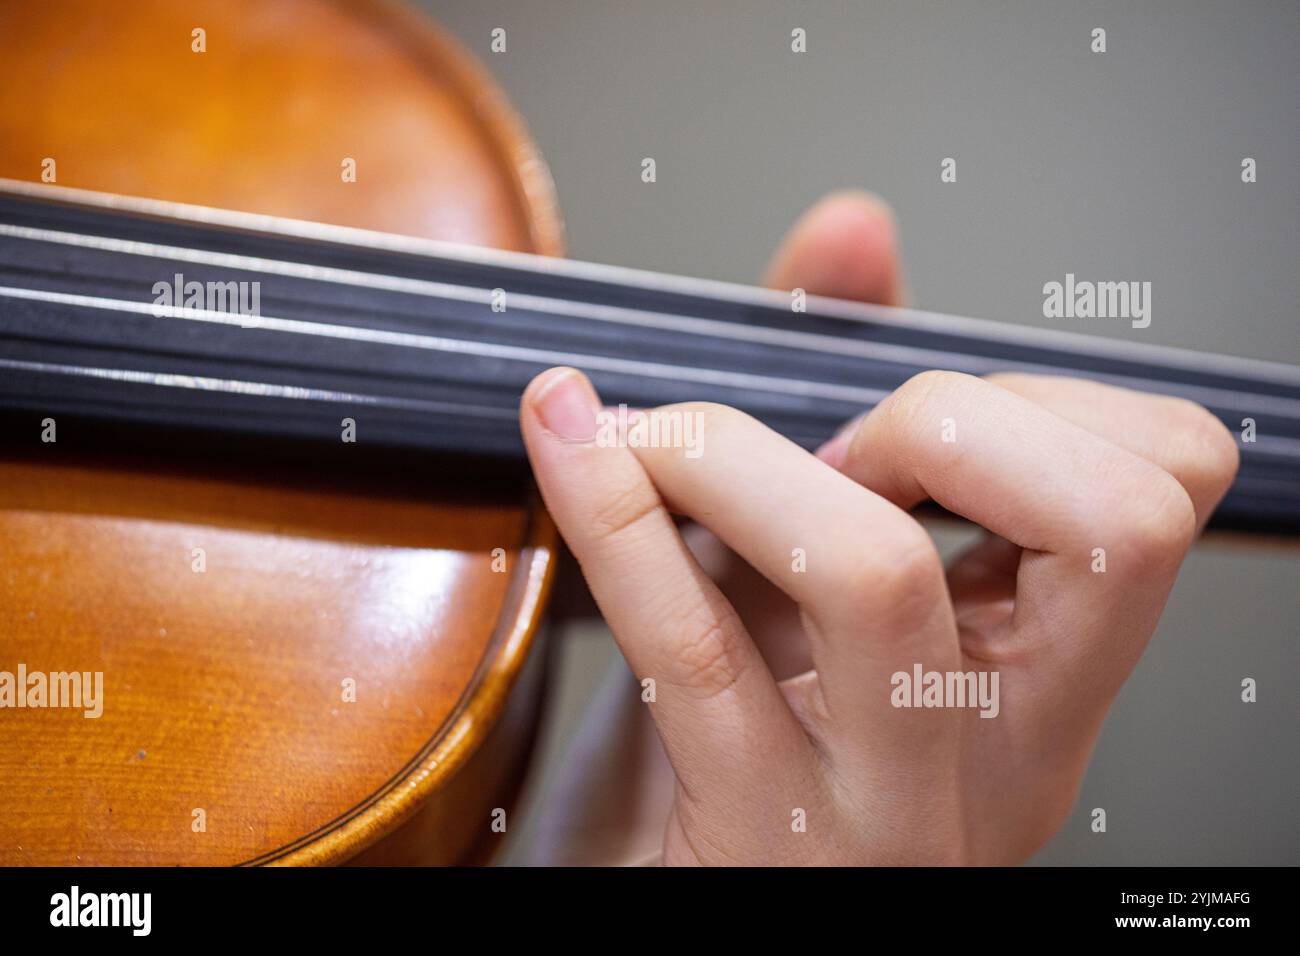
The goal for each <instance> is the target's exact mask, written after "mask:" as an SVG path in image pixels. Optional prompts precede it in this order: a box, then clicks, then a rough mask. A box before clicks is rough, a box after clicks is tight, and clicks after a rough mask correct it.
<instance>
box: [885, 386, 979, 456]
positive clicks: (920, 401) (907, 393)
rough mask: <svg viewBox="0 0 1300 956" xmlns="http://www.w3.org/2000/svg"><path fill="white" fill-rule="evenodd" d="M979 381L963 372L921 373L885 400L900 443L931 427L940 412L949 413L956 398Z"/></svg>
mask: <svg viewBox="0 0 1300 956" xmlns="http://www.w3.org/2000/svg"><path fill="white" fill-rule="evenodd" d="M978 381H979V380H978V379H976V378H975V377H974V376H971V375H965V374H963V373H961V372H944V371H939V370H931V371H928V372H918V373H917V374H916V375H913V376H912V377H911V378H909V379H908V380H907V381H906V382H904V383H903V384H902V385H900V386H898V388H897V389H895V390H894V393H893V394H892V395H890V396H889V398H887V399H886V400H885V421H886V425H887V427H888V428H889V430H890V431H891V432H892V433H893V435H894V437H895V439H896V440H899V441H903V442H911V441H912V440H913V439H914V438H915V437H917V435H918V434H919V433H920V431H921V429H923V428H926V427H928V426H929V424H930V420H931V419H932V418H933V417H934V416H935V414H936V413H937V412H939V411H945V410H946V409H947V408H948V407H949V406H950V405H951V404H952V400H953V399H954V398H957V397H958V396H960V395H961V394H962V393H964V392H966V391H968V390H969V389H970V388H971V387H972V383H975V382H978ZM936 405H942V406H943V408H936Z"/></svg>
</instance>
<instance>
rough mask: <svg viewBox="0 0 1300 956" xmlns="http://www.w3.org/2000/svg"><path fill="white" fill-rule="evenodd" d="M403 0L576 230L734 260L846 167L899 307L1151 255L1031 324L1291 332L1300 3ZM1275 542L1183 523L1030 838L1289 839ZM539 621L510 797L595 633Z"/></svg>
mask: <svg viewBox="0 0 1300 956" xmlns="http://www.w3.org/2000/svg"><path fill="white" fill-rule="evenodd" d="M420 5H421V6H423V7H424V8H425V9H426V10H428V11H429V12H430V13H432V14H433V15H434V16H435V17H436V18H437V19H438V20H439V21H441V22H442V23H443V24H444V25H445V26H447V27H448V28H450V29H451V31H452V32H453V33H455V34H456V35H458V36H459V37H460V38H461V39H462V40H463V41H464V42H465V44H466V45H467V46H468V47H470V49H471V50H473V51H474V53H475V54H476V55H478V56H479V58H480V59H482V60H483V61H484V62H485V63H486V64H487V66H488V67H489V69H491V70H492V72H493V73H494V74H495V76H496V77H497V79H498V81H499V82H500V83H501V84H502V86H503V87H504V88H505V90H506V91H507V93H508V94H509V96H510V98H511V99H512V100H513V102H514V103H515V105H516V106H517V107H518V109H519V111H520V112H521V113H522V114H523V115H524V117H525V118H526V120H527V122H528V123H529V125H530V127H531V129H532V132H533V134H534V136H535V138H536V140H537V141H538V143H539V144H540V146H541V148H542V151H543V153H544V154H545V156H546V158H547V159H548V161H549V163H550V166H551V170H552V173H553V175H554V177H555V181H556V184H557V187H558V190H559V195H560V201H561V207H562V209H563V211H564V213H565V218H566V220H567V223H568V234H569V249H570V254H571V255H573V256H574V257H575V258H583V259H591V260H598V261H605V262H612V263H617V264H621V265H631V266H638V267H642V268H650V269H657V270H663V271H670V272H680V273H685V274H690V275H699V276H706V277H711V278H720V279H729V280H736V281H752V280H754V279H755V278H756V277H757V276H758V275H759V273H760V272H761V270H762V267H763V265H764V263H765V262H766V260H767V258H768V256H769V255H770V254H771V251H772V249H773V248H774V246H775V244H776V242H777V241H778V239H779V237H780V235H781V234H782V232H783V231H784V229H785V228H786V227H787V226H788V224H789V223H790V222H791V221H792V220H793V219H794V218H795V217H796V216H797V215H798V214H799V212H800V211H801V210H802V209H804V208H805V207H806V206H807V205H809V204H810V203H811V202H813V201H814V200H815V199H817V198H818V197H819V196H820V195H821V194H823V193H824V192H826V191H828V190H831V189H834V188H838V187H842V186H860V187H865V188H868V189H871V190H873V191H876V192H878V193H880V194H881V195H882V196H884V197H885V198H887V199H888V200H889V201H890V202H891V203H892V204H893V206H894V207H895V209H896V211H897V214H898V219H899V222H900V226H901V231H902V242H903V249H904V255H905V262H906V271H907V280H908V285H909V287H910V290H911V294H912V299H913V302H914V303H915V304H916V305H918V306H920V307H923V308H927V309H934V310H937V311H950V312H957V313H963V314H968V315H975V316H980V317H984V318H993V319H1002V320H1006V321H1011V322H1023V323H1029V324H1036V325H1043V324H1048V323H1049V320H1045V319H1043V318H1042V311H1041V309H1042V300H1043V294H1042V286H1043V283H1044V282H1048V281H1051V280H1062V279H1063V278H1064V275H1065V273H1066V272H1073V273H1075V274H1076V275H1077V276H1078V277H1079V278H1080V279H1087V278H1091V279H1097V280H1101V279H1114V280H1123V279H1131V280H1143V281H1150V282H1151V283H1152V284H1153V305H1154V313H1153V321H1152V324H1151V326H1150V328H1148V329H1145V330H1133V329H1130V328H1129V327H1128V325H1127V323H1124V322H1116V321H1115V320H1091V321H1087V320H1058V321H1055V322H1053V323H1052V324H1056V325H1058V326H1060V327H1067V328H1072V329H1074V330H1076V331H1084V332H1089V333H1095V334H1100V335H1112V336H1120V337H1126V336H1128V337H1134V338H1136V339H1138V340H1139V341H1143V342H1159V343H1165V344H1170V345H1179V346H1184V347H1188V348H1195V349H1202V350H1209V351H1218V352H1224V353H1229V354H1236V355H1244V356H1253V357H1259V358H1270V359H1276V360H1281V361H1287V362H1291V363H1300V331H1298V329H1297V311H1296V303H1297V302H1300V269H1298V268H1297V265H1298V264H1300V257H1298V255H1297V249H1298V248H1300V245H1298V243H1297V239H1298V238H1300V237H1298V236H1297V231H1298V230H1300V183H1298V182H1297V179H1296V175H1295V171H1296V167H1297V157H1300V123H1298V122H1297V108H1296V107H1297V102H1298V99H1297V95H1298V94H1300V56H1298V55H1297V50H1298V49H1300V4H1296V3H1276V4H1271V3H1242V2H1235V3H1226V2H1225V3H1215V4H1207V3H1189V2H1183V3H1144V4H1141V5H1140V6H1139V5H1136V4H1121V3H1097V2H1069V3H1066V2H1042V0H1039V2H1024V3H1009V2H1002V3H979V4H973V3H972V4H964V3H963V4H958V3H918V2H897V3H880V2H872V3H844V2H829V0H820V2H813V0H807V2H785V3H777V2H755V0H746V2H739V0H735V2H718V0H712V2H663V0H659V2H635V3H634V2H627V0H618V2H614V0H600V2H596V0H592V2H552V3H543V2H540V0H497V2H492V0H476V2H473V3H468V2H455V3H451V2H432V0H425V2H423V3H421V4H420ZM497 26H500V27H504V28H505V29H506V30H507V33H508V38H509V48H508V51H507V52H506V53H505V54H500V55H493V54H491V53H490V52H489V48H488V43H489V37H490V31H491V30H492V28H493V27H497ZM794 27H803V28H804V29H805V30H807V34H808V52H807V53H805V54H802V55H800V54H794V53H792V52H791V51H790V31H791V29H793V28H794ZM1093 27H1104V28H1105V29H1106V31H1107V47H1108V49H1107V52H1106V53H1104V54H1094V53H1092V52H1091V51H1090V49H1089V47H1090V41H1091V36H1090V34H1091V30H1092V28H1093ZM644 156H653V157H654V158H655V159H656V161H657V164H658V182H656V183H654V184H653V185H646V184H643V183H642V182H641V181H640V161H641V158H642V157H644ZM947 156H951V157H954V158H955V159H956V160H957V173H958V175H957V182H956V183H954V184H941V183H940V181H939V163H940V161H941V159H942V158H944V157H947ZM1245 156H1251V157H1254V158H1255V159H1256V160H1257V162H1258V176H1259V181H1258V182H1256V183H1254V184H1250V185H1247V184H1243V183H1242V182H1241V181H1240V162H1241V159H1242V157H1245ZM938 537H939V538H940V541H941V544H943V545H944V546H945V549H947V548H950V547H952V545H953V544H954V542H955V541H956V540H957V537H956V536H955V535H954V533H952V532H949V531H943V530H940V531H939V532H938ZM1298 572H1300V551H1297V550H1296V549H1294V548H1287V547H1283V546H1278V547H1273V548H1269V547H1260V546H1257V545H1250V546H1243V545H1240V544H1236V543H1233V542H1230V541H1224V540H1222V539H1220V540H1217V541H1207V542H1205V543H1202V544H1201V545H1199V546H1198V547H1197V549H1196V551H1195V552H1194V553H1193V554H1192V556H1191V557H1190V558H1189V559H1188V562H1187V565H1186V568H1185V570H1184V571H1183V574H1182V576H1181V578H1180V580H1179V583H1178V586H1177V588H1176V590H1175V592H1174V595H1173V597H1172V599H1171V601H1170V605H1169V609H1168V611H1167V613H1166V614H1165V617H1164V620H1163V622H1162V624H1161V626H1160V629H1159V631H1158V632H1157V634H1156V635H1155V637H1154V639H1153V641H1152V643H1151V647H1150V649H1149V651H1148V652H1147V654H1146V657H1145V658H1144V659H1143V661H1142V662H1141V664H1140V665H1139V667H1138V669H1137V671H1136V673H1135V674H1134V676H1133V678H1132V679H1131V680H1130V681H1129V683H1128V685H1127V686H1126V687H1125V689H1124V691H1123V693H1122V695H1121V696H1120V698H1119V701H1118V702H1117V703H1116V705H1115V708H1114V710H1113V712H1112V715H1111V718H1110V720H1109V722H1108V723H1107V725H1106V727H1105V730H1104V732H1103V734H1102V737H1101V740H1100V742H1099V744H1098V748H1097V751H1096V754H1095V757H1094V759H1093V763H1092V766H1091V769H1090V770H1089V773H1088V776H1087V779H1086V780H1085V782H1084V784H1083V788H1082V791H1081V794H1080V797H1079V801H1078V803H1077V804H1076V807H1075V810H1074V812H1073V814H1072V816H1071V818H1070V820H1069V821H1068V823H1067V824H1066V826H1065V828H1064V829H1063V831H1062V832H1061V833H1060V834H1059V835H1058V836H1057V838H1056V839H1055V840H1054V841H1053V842H1052V843H1051V844H1050V845H1049V846H1048V847H1047V849H1046V850H1044V851H1043V852H1042V853H1041V854H1039V856H1038V857H1037V858H1036V860H1037V861H1038V862H1044V863H1087V864H1101V863H1115V864H1130V863H1169V864H1191V863H1213V864H1252V863H1269V864H1297V863H1300V815H1298V814H1297V808H1296V804H1297V799H1296V798H1297V792H1300V787H1298V784H1300V778H1298V775H1297V769H1298V768H1297V747H1296V728H1297V708H1296V700H1297V697H1296V693H1295V689H1294V682H1295V680H1296V678H1297V676H1300V649H1298V647H1297V641H1296V638H1297V621H1300V596H1298V593H1300V588H1298V587H1297V584H1298V582H1300V573H1298ZM560 638H561V640H562V641H563V642H564V650H563V655H562V660H561V668H560V674H559V682H558V687H557V694H556V695H555V698H554V701H553V705H552V712H551V715H550V717H549V719H548V722H547V726H546V732H545V743H544V746H543V749H542V751H541V761H540V766H539V768H538V772H537V773H536V774H535V775H534V777H535V779H534V781H533V785H532V787H531V790H532V792H533V797H531V798H530V799H531V800H535V794H536V791H537V789H538V787H539V785H540V784H541V783H543V782H544V781H545V779H546V776H547V774H548V772H551V771H553V769H554V760H555V757H556V754H557V753H559V752H560V751H561V750H562V749H563V746H564V743H565V741H566V740H567V739H568V737H569V736H570V733H571V731H572V728H573V726H574V722H575V721H576V720H578V719H579V716H580V714H581V711H582V705H583V703H584V702H585V700H586V698H587V696H588V695H589V694H590V693H591V690H592V687H593V686H594V682H595V680H596V678H597V677H598V675H599V674H600V672H601V671H602V670H603V669H604V667H605V665H606V663H607V662H608V661H609V660H610V659H611V658H612V657H613V655H614V654H615V653H616V652H615V651H614V650H613V648H612V645H611V643H610V641H609V638H608V635H607V634H605V633H603V632H601V631H600V630H598V629H595V630H593V629H587V630H581V629H578V630H575V631H573V632H571V633H568V634H562V635H560ZM1246 676H1250V677H1254V678H1256V679H1257V680H1258V681H1259V702H1258V703H1255V704H1243V703H1241V702H1240V699H1239V694H1240V681H1241V679H1242V678H1243V677H1246ZM1097 806H1101V807H1105V808H1106V811H1107V815H1108V832H1107V833H1106V834H1101V835H1098V834H1093V833H1091V832H1090V829H1089V810H1090V809H1091V808H1092V807H1097ZM523 816H524V822H523V824H522V825H521V826H519V827H517V828H516V832H515V834H514V836H513V838H512V839H513V846H512V848H511V851H510V852H509V853H508V854H507V855H506V859H507V860H511V859H519V858H522V857H521V856H520V854H521V852H522V851H521V850H520V846H521V845H526V844H527V842H528V840H529V838H530V834H531V832H532V830H533V829H535V826H536V822H535V814H534V812H533V808H532V806H531V805H530V803H529V802H526V803H525V805H524V808H523Z"/></svg>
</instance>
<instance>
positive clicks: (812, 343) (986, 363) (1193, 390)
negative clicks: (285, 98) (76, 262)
mask: <svg viewBox="0 0 1300 956" xmlns="http://www.w3.org/2000/svg"><path fill="white" fill-rule="evenodd" d="M0 236H10V237H11V238H17V239H24V240H27V241H33V242H50V243H59V244H65V245H69V246H75V247H80V248H90V249H95V250H98V251H104V252H113V253H120V254H126V255H134V256H141V257H148V258H155V259H165V260H171V261H180V262H190V263H196V264H202V265H211V266H217V267H224V268H230V269H237V270H240V271H247V272H253V273H259V274H268V275H281V276H288V277H293V278H300V279H304V280H308V281H318V282H325V283H334V284H342V285H350V286H357V287H363V288H373V289H382V290H385V291H393V292H401V293H406V294H411V295H418V296H423V297H426V298H432V299H446V300H452V301H460V302H468V303H472V304H478V305H489V304H490V303H491V300H492V299H491V297H492V291H491V290H490V289H479V288H474V287H470V286H462V285H455V284H452V283H445V282H436V281H432V280H426V279H414V278H409V277H404V276H389V275H383V274H380V273H371V272H363V271H359V270H351V269H339V268H335V267H330V266H319V265H313V264H308V263H301V262H294V261H291V260H279V259H268V258H264V257H255V256H245V255H240V254H234V253H222V252H214V251H211V250H206V249H192V248H185V247H178V246H170V245H164V244H159V243H152V242H140V241H138V240H127V239H118V238H114V237H107V236H91V235H85V234H80V233H70V232H64V231H61V230H50V229H36V228H32V227H27V226H17V225H12V224H7V223H0ZM509 299H510V301H511V302H512V303H513V307H515V308H523V309H528V310H533V311H539V312H544V313H549V314H555V315H560V316H564V317H569V318H581V319H589V320H593V321H602V322H611V323H620V324H626V325H630V326H635V327H641V328H656V329H661V330H669V331H675V332H681V333H684V334H692V335H697V336H702V337H712V338H726V339H731V340H737V341H743V342H750V343H754V344H763V345H776V346H780V347H784V348H793V349H800V350H806V351H816V352H822V353H826V354H833V355H845V354H850V355H856V356H858V357H861V358H868V359H874V360H880V361H894V362H898V363H900V364H909V365H914V366H918V367H923V368H939V367H941V368H947V369H950V370H953V371H963V372H967V373H969V374H974V375H983V374H988V373H990V372H993V371H1019V372H1029V373H1037V374H1060V373H1061V372H1062V371H1065V372H1067V373H1073V372H1074V370H1072V369H1068V368H1065V367H1063V366H1056V365H1051V364H1046V363H1041V362H1017V361H996V360H993V359H989V358H985V357H982V356H973V355H963V354H961V353H956V352H946V351H945V352H940V351H935V350H931V349H923V348H916V347H911V346H901V345H894V344H891V343H875V342H862V341H859V340H853V339H844V338H837V337H835V336H830V335H822V334H819V333H812V332H801V331H798V330H788V329H772V328H767V327H761V326H749V325H742V324H738V323H734V322H726V321H720V320H713V319H705V318H699V317H695V316H682V315H673V314H669V313H662V312H650V311H646V310H639V309H628V308H624V307H620V306H604V305H599V304H595V303H588V302H581V301H573V300H567V299H557V298H552V297H546V296H537V295H530V294H526V293H515V294H510V295H509ZM51 301H56V300H51ZM117 301H124V300H117ZM150 309H151V310H154V307H153V306H150ZM155 314H156V313H155ZM168 317H173V318H200V316H190V315H170V314H169V316H168ZM286 321H287V320H286ZM332 327H333V328H340V329H343V328H355V327H352V326H345V325H332ZM284 331H289V330H288V329H284ZM358 331H359V332H367V331H371V330H365V329H360V330H358ZM403 334H405V333H394V335H397V336H400V335H403ZM336 337H346V336H342V335H338V336H336ZM413 338H418V337H413ZM426 338H429V337H426ZM440 341H444V342H452V341H454V342H466V343H472V342H473V340H466V339H455V340H449V339H440ZM384 344H389V345H397V346H399V347H401V346H405V347H411V348H429V347H433V346H431V345H429V344H421V343H419V342H414V341H406V342H403V341H400V340H399V339H398V338H390V339H389V340H388V341H386V342H385V343H384ZM478 344H484V343H478ZM502 348H505V347H502ZM537 354H543V353H541V352H540V351H538V352H537ZM554 354H555V355H557V356H561V355H562V354H563V353H554ZM1190 354H1196V353H1190ZM498 357H503V358H510V357H511V356H507V355H500V356H498ZM1216 358H1222V357H1216ZM518 360H521V361H545V360H544V359H535V358H533V357H531V356H529V357H523V358H519V359H518ZM579 361H583V362H589V363H590V362H595V361H604V362H618V361H622V360H617V359H598V357H595V356H576V355H575V356H572V357H571V358H569V359H568V360H564V359H561V360H560V362H561V364H577V362H579ZM1229 361H1232V360H1229ZM1243 361H1247V362H1249V361H1250V360H1243ZM1262 364H1264V365H1267V366H1269V371H1270V372H1271V373H1272V375H1273V377H1274V378H1275V379H1276V380H1283V383H1284V384H1296V385H1298V386H1300V369H1293V368H1291V367H1289V366H1284V365H1280V364H1277V363H1262ZM586 367H591V368H603V369H604V370H606V371H612V372H623V371H632V370H631V369H620V368H614V367H610V366H600V365H595V364H589V365H588V366H586ZM1170 367H1176V366H1170ZM687 368H689V367H687V366H663V368H662V369H661V370H660V371H659V372H657V373H651V372H648V371H632V374H646V375H649V376H650V377H656V378H666V379H669V380H673V376H672V374H666V371H665V370H677V371H678V373H679V374H681V378H680V379H678V380H681V381H697V382H698V381H703V382H705V383H707V384H726V383H725V382H720V381H718V380H717V379H716V378H715V379H713V380H710V379H707V378H704V379H702V378H697V377H692V376H691V375H690V374H683V373H682V370H685V369H687ZM714 374H715V375H726V376H730V375H743V374H748V373H727V372H714ZM1090 377H1092V378H1095V379H1098V380H1101V381H1105V382H1108V383H1110V384H1114V385H1118V386H1122V387H1126V388H1136V389H1139V390H1145V391H1156V392H1163V393H1166V394H1176V395H1181V396H1185V397H1193V398H1195V400H1196V401H1198V402H1200V403H1201V404H1204V405H1214V406H1219V407H1223V408H1230V409H1234V410H1237V411H1242V412H1247V413H1254V414H1261V413H1272V414H1277V415H1282V416H1286V417H1300V400H1295V399H1288V398H1281V397H1277V396H1268V395H1260V394H1258V393H1255V392H1249V391H1245V390H1232V389H1220V388H1212V387H1207V386H1203V385H1194V384H1189V383H1165V382H1162V381H1151V380H1148V379H1142V378H1136V377H1134V376H1127V375H1120V374H1116V373H1108V372H1093V373H1091V374H1090ZM1289 377H1294V378H1295V379H1296V381H1295V382H1294V383H1292V382H1289V381H1285V380H1286V379H1287V378H1289ZM763 378H767V379H772V378H773V377H770V376H764V377H763ZM782 381H784V382H788V383H793V382H798V381H801V380H797V379H784V380H782ZM735 387H757V388H760V389H761V390H768V391H771V390H772V389H771V388H764V387H763V386H761V385H757V384H755V385H753V386H744V385H737V386H735ZM851 388H852V386H824V385H822V383H813V382H803V385H802V389H803V390H800V389H798V388H795V389H793V390H787V391H786V392H785V393H786V394H799V395H804V396H806V397H833V396H839V397H841V398H842V400H845V401H858V402H861V401H864V400H865V401H871V402H874V401H875V400H878V399H876V398H868V399H864V398H863V396H861V395H855V394H852V393H850V392H847V391H844V390H845V389H851ZM870 392H871V394H873V395H877V396H878V395H879V390H870Z"/></svg>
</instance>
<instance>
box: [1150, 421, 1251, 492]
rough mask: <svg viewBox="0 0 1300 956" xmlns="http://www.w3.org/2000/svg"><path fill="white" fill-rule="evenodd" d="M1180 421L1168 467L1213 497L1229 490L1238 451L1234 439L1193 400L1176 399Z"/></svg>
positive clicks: (1238, 460)
mask: <svg viewBox="0 0 1300 956" xmlns="http://www.w3.org/2000/svg"><path fill="white" fill-rule="evenodd" d="M1174 401H1176V402H1177V404H1178V406H1179V424H1178V426H1177V436H1176V441H1175V449H1174V451H1173V453H1172V458H1173V460H1172V462H1171V464H1170V467H1169V469H1168V470H1169V471H1170V472H1172V474H1173V475H1174V477H1175V478H1178V479H1180V480H1181V481H1182V482H1183V484H1185V485H1188V484H1190V485H1192V486H1193V487H1194V488H1195V489H1196V490H1197V491H1198V492H1202V493H1204V495H1205V496H1206V497H1207V498H1209V499H1211V500H1212V501H1217V500H1218V499H1219V498H1220V497H1222V496H1223V494H1224V492H1226V491H1227V490H1228V486H1229V485H1231V484H1232V481H1233V479H1234V478H1235V477H1236V476H1237V467H1238V465H1239V464H1240V461H1241V452H1240V450H1239V449H1238V448H1237V442H1236V439H1234V438H1233V437H1232V433H1231V432H1230V431H1228V429H1227V427H1226V426H1225V425H1224V424H1223V422H1221V421H1219V419H1218V417H1217V416H1215V415H1213V414H1211V413H1210V412H1209V411H1207V410H1206V409H1205V408H1202V407H1201V406H1200V405H1197V404H1196V403H1194V402H1189V401H1186V400H1184V399H1175V400H1174Z"/></svg>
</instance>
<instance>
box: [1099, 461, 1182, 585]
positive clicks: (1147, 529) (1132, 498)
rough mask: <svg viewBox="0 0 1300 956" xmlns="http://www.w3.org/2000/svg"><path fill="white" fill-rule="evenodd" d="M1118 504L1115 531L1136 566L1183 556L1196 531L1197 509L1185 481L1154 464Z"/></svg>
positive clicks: (1156, 564) (1165, 563)
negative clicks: (1184, 486) (1184, 483)
mask: <svg viewBox="0 0 1300 956" xmlns="http://www.w3.org/2000/svg"><path fill="white" fill-rule="evenodd" d="M1129 491H1130V493H1128V494H1126V495H1125V496H1124V504H1123V505H1117V507H1116V508H1115V509H1114V511H1113V513H1114V515H1115V517H1116V519H1117V520H1116V522H1115V529H1114V534H1115V537H1116V539H1117V540H1118V541H1119V542H1120V547H1121V549H1122V550H1123V552H1124V553H1125V554H1126V555H1127V560H1128V563H1130V564H1131V565H1132V566H1134V567H1139V568H1140V567H1144V566H1154V567H1167V566H1168V565H1169V564H1171V563H1173V564H1177V563H1178V562H1179V561H1181V560H1182V557H1183V554H1184V553H1185V552H1186V551H1187V549H1188V548H1189V547H1190V546H1191V543H1192V538H1193V537H1195V535H1196V509H1195V507H1194V506H1193V505H1192V499H1191V498H1190V497H1189V496H1188V494H1187V491H1186V489H1185V488H1183V486H1182V484H1180V483H1179V482H1178V480H1177V479H1175V478H1174V477H1173V476H1172V475H1171V474H1169V473H1168V472H1166V471H1163V470H1161V469H1159V468H1156V467H1154V466H1152V467H1151V468H1150V469H1149V470H1147V473H1146V475H1144V476H1143V477H1142V478H1141V479H1140V480H1139V481H1137V482H1135V483H1134V484H1133V485H1132V486H1130V489H1129Z"/></svg>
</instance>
